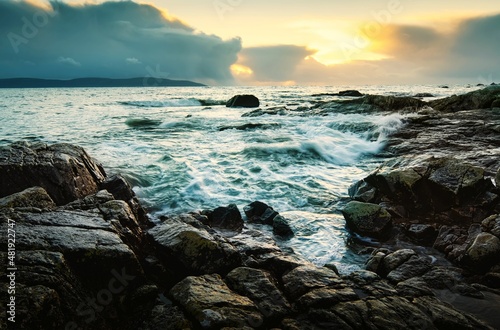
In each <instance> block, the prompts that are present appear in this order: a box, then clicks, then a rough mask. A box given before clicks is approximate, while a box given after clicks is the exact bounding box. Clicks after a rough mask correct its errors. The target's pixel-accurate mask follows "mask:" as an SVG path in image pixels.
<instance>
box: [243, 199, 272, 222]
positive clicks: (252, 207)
mask: <svg viewBox="0 0 500 330" xmlns="http://www.w3.org/2000/svg"><path fill="white" fill-rule="evenodd" d="M243 211H244V212H245V215H246V216H247V219H248V221H249V222H256V223H263V224H266V225H271V226H272V225H273V219H274V217H276V216H277V215H278V214H279V213H278V212H276V211H275V210H274V209H273V208H272V207H270V206H269V205H267V204H266V203H263V202H259V201H255V202H252V203H250V204H249V205H247V206H245V207H244V208H243Z"/></svg>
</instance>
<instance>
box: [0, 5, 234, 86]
mask: <svg viewBox="0 0 500 330" xmlns="http://www.w3.org/2000/svg"><path fill="white" fill-rule="evenodd" d="M240 50H241V41H240V40H239V39H232V40H228V41H223V40H221V39H220V38H219V37H217V36H213V35H206V34H202V33H197V32H195V31H194V30H193V29H192V28H191V27H190V26H188V25H186V24H184V23H183V22H181V21H179V20H177V19H172V18H166V17H165V16H164V15H163V14H162V13H161V12H160V11H159V10H158V9H157V8H155V7H153V6H150V5H143V4H137V3H134V2H131V1H123V2H106V3H102V4H98V5H96V4H86V5H79V6H76V5H69V4H64V3H61V2H51V3H50V6H48V8H41V7H37V6H36V5H34V4H31V3H28V2H17V1H11V0H8V1H0V66H1V68H2V70H1V71H0V78H5V77H21V76H23V77H43V78H73V77H88V76H99V77H113V78H120V77H135V76H137V77H139V76H159V77H162V78H173V79H176V78H177V79H179V78H182V79H192V80H199V81H202V82H208V83H228V82H231V81H232V79H233V78H232V75H231V72H230V69H229V68H230V66H231V64H233V63H234V62H235V61H236V59H237V54H238V52H239V51H240Z"/></svg>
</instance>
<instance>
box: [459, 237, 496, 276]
mask: <svg viewBox="0 0 500 330" xmlns="http://www.w3.org/2000/svg"><path fill="white" fill-rule="evenodd" d="M499 259H500V239H499V238H498V237H496V236H494V235H492V234H490V233H480V234H479V235H477V237H476V239H475V240H474V242H473V243H472V245H471V246H470V247H469V248H468V249H467V251H466V252H465V255H464V257H463V259H462V263H463V264H464V265H466V266H467V267H469V268H471V269H473V270H474V271H476V272H486V271H488V270H489V269H490V268H491V267H492V266H493V265H494V264H496V263H497V262H498V260H499Z"/></svg>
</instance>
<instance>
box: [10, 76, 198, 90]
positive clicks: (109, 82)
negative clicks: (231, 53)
mask: <svg viewBox="0 0 500 330" xmlns="http://www.w3.org/2000/svg"><path fill="white" fill-rule="evenodd" d="M193 86H205V85H203V84H200V83H197V82H193V81H189V80H172V79H164V78H154V77H139V78H128V79H111V78H78V79H71V80H56V79H37V78H9V79H0V88H51V87H193Z"/></svg>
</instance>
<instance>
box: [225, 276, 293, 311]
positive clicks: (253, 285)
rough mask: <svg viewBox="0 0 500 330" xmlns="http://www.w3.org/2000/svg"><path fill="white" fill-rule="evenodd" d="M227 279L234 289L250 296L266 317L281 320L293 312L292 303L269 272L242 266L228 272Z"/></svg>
mask: <svg viewBox="0 0 500 330" xmlns="http://www.w3.org/2000/svg"><path fill="white" fill-rule="evenodd" d="M225 281H226V282H227V283H228V285H229V287H230V288H231V289H232V290H234V291H236V292H237V293H239V294H241V295H243V296H245V297H248V298H250V299H251V300H252V301H253V302H254V303H255V304H256V305H257V307H258V309H259V311H260V312H261V313H262V315H263V316H264V317H265V318H266V319H270V320H271V321H275V320H279V319H281V318H282V317H284V316H285V315H287V314H289V313H290V312H291V307H290V304H289V303H288V301H287V300H286V298H285V297H284V296H283V294H282V293H281V291H280V290H279V289H278V287H277V286H276V280H274V279H273V278H272V276H271V274H270V273H268V272H265V271H263V270H260V269H255V268H248V267H240V268H236V269H234V270H232V271H231V272H230V273H229V274H227V276H226V278H225Z"/></svg>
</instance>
